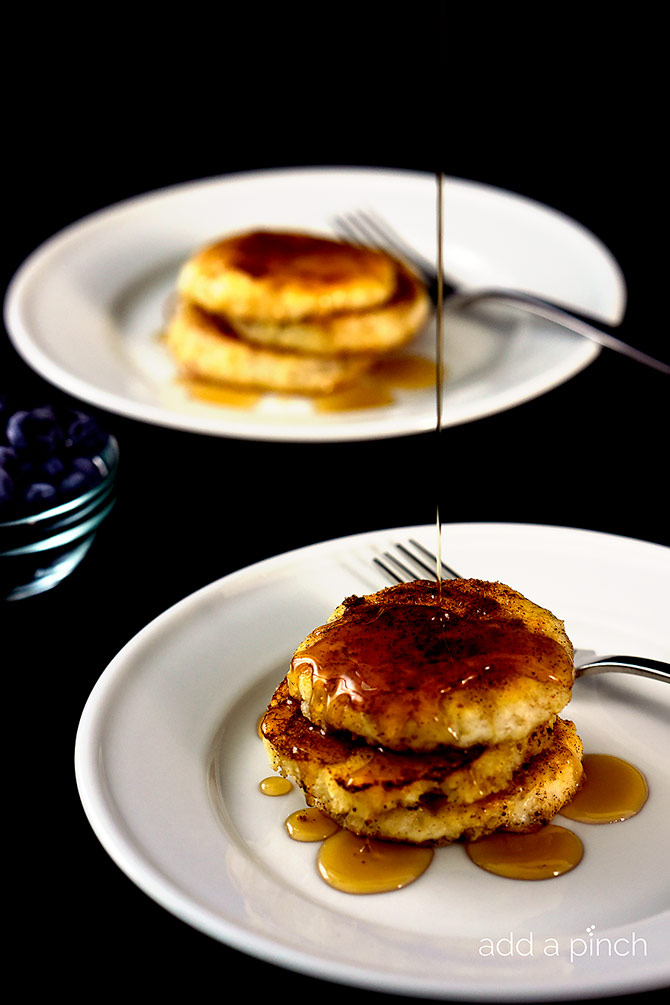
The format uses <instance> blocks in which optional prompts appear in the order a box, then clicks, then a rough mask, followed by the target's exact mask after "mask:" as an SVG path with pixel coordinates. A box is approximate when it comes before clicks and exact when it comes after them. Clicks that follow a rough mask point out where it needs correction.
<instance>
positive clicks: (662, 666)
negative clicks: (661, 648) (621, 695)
mask: <svg viewBox="0 0 670 1005" xmlns="http://www.w3.org/2000/svg"><path fill="white" fill-rule="evenodd" d="M611 670H618V671H620V673H630V674H635V675H636V676H638V677H651V678H652V679H653V680H663V681H666V682H667V683H669V684H670V664H669V663H664V662H663V661H662V660H652V659H647V657H642V656H601V657H600V658H599V659H596V660H593V662H591V663H582V665H581V666H579V667H577V676H578V677H581V676H582V674H587V673H588V674H589V675H591V674H594V673H606V672H608V671H611Z"/></svg>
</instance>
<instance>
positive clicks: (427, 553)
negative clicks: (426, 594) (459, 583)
mask: <svg viewBox="0 0 670 1005" xmlns="http://www.w3.org/2000/svg"><path fill="white" fill-rule="evenodd" d="M410 544H411V545H413V546H414V547H415V548H418V549H419V551H421V552H422V553H423V554H424V555H425V556H426V558H428V559H430V561H431V562H433V564H434V566H435V570H436V571H435V578H436V579H437V559H436V557H435V555H434V554H433V553H432V551H428V548H424V546H423V545H422V544H421V542H420V541H415V540H414V538H412V539H411V540H410ZM440 568H441V570H442V578H444V573H445V572H448V573H449V575H450V576H451V578H452V579H463V577H462V576H461V574H460V573H459V572H456V570H455V569H452V568H451V566H449V565H447V564H446V563H445V562H444V561H442V560H440Z"/></svg>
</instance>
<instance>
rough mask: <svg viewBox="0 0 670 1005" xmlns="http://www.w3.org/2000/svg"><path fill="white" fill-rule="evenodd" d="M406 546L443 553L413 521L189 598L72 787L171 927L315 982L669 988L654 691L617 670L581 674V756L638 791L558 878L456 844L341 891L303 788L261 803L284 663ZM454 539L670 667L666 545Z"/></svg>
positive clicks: (607, 647)
mask: <svg viewBox="0 0 670 1005" xmlns="http://www.w3.org/2000/svg"><path fill="white" fill-rule="evenodd" d="M410 534H412V535H413V536H416V537H418V538H419V539H420V540H423V541H424V542H425V543H426V544H427V545H428V546H431V545H432V544H433V543H434V535H435V530H434V528H430V527H423V528H411V529H402V530H398V531H384V532H376V533H373V534H366V535H361V536H356V537H353V538H345V539H342V540H339V541H332V542H328V543H325V544H322V545H317V546H312V547H309V548H306V549H303V550H300V551H296V552H292V553H289V554H286V555H282V556H280V557H278V558H273V559H270V560H268V561H265V562H262V563H260V564H257V565H255V566H252V567H250V568H248V569H244V570H242V571H240V572H238V573H235V574H234V575H230V576H227V577H225V578H224V579H222V580H219V581H218V582H216V583H213V584H212V585H210V586H208V587H206V588H204V589H202V590H200V591H198V592H197V593H195V594H193V595H192V596H190V597H189V598H187V599H185V600H183V601H181V602H180V603H178V604H177V605H176V606H175V607H173V608H171V609H170V610H168V611H167V612H166V613H165V614H163V615H162V616H161V617H159V618H158V619H157V620H155V621H154V622H152V623H151V624H150V625H149V626H148V627H146V628H145V629H144V630H143V631H142V632H140V634H139V635H138V636H136V638H135V639H134V640H132V641H131V642H130V643H129V644H128V645H127V646H126V647H125V648H124V649H123V650H122V651H121V653H120V654H119V655H118V656H117V657H116V659H115V660H114V661H113V662H112V663H111V664H110V666H109V667H108V668H107V670H106V671H105V672H104V674H103V675H102V677H101V678H100V680H99V682H98V683H97V685H96V687H95V688H94V690H93V692H92V694H91V696H90V699H89V701H88V703H87V705H86V708H85V710H84V713H83V715H82V718H81V724H80V728H79V732H78V736H77V744H76V773H77V782H78V786H79V791H80V794H81V799H82V802H83V805H84V808H85V811H86V813H87V815H88V818H89V820H90V822H91V825H92V827H93V829H94V831H95V832H96V834H97V835H98V837H99V839H100V841H101V842H102V844H103V845H104V847H105V848H106V850H107V851H108V853H109V854H110V855H111V857H112V858H113V859H114V860H115V861H116V862H117V863H118V865H119V866H120V867H121V869H123V870H124V871H125V872H126V873H127V875H128V876H129V877H130V878H131V879H132V880H134V882H135V883H136V884H137V885H138V886H139V887H140V888H142V889H143V890H144V891H145V892H146V893H147V894H148V895H149V896H151V897H152V898H154V899H155V900H156V901H157V902H158V903H159V904H161V905H163V906H164V907H165V908H167V910H168V911H171V912H172V913H174V914H175V915H176V916H177V917H179V918H181V919H183V920H184V921H185V922H187V923H188V924H190V925H192V926H194V927H195V928H197V929H199V930H201V931H203V932H206V933H207V934H208V935H210V936H213V937H215V938H217V939H220V940H221V941H222V942H224V943H227V944H229V945H231V946H233V947H236V948H238V949H240V950H242V951H244V952H245V953H249V954H252V955H255V956H257V957H260V958H262V959H264V960H267V961H270V962H272V963H275V964H279V965H281V966H285V967H288V968H290V969H295V970H298V971H301V972H304V973H307V974H310V975H313V976H317V977H322V978H327V979H330V980H333V981H339V982H343V983H347V984H353V985H357V986H361V987H365V988H374V989H377V990H382V991H387V992H396V993H398V992H402V993H408V994H413V995H426V996H438V997H440V996H442V997H445V998H450V999H459V998H460V999H478V1000H503V999H517V1000H519V999H531V1000H540V999H547V998H550V999H554V1000H555V999H559V998H577V997H583V996H589V995H592V994H605V993H607V992H609V991H612V992H614V991H616V992H618V993H624V992H627V991H635V990H643V989H647V988H653V987H661V986H664V985H666V984H667V983H668V980H669V979H670V960H669V959H668V954H667V945H668V938H669V937H670V910H669V908H670V889H668V886H667V884H664V883H663V882H662V880H661V877H663V876H664V875H667V812H668V810H667V807H668V805H670V766H669V764H668V759H667V757H666V756H665V752H666V751H667V749H668V735H669V734H668V731H669V730H670V716H669V711H670V688H668V686H667V685H666V684H664V683H660V682H656V681H648V680H642V679H640V678H633V677H627V676H624V675H620V674H619V675H615V674H610V675H603V676H597V677H595V678H592V679H590V680H589V679H584V680H583V681H579V682H578V683H577V685H576V687H575V693H574V697H573V700H572V702H571V704H570V706H569V715H570V717H571V718H573V719H574V720H575V722H576V724H577V727H578V730H579V733H580V735H581V736H582V739H583V740H584V743H585V746H586V749H587V751H601V752H609V753H613V754H616V755H618V756H621V757H624V758H626V759H628V760H630V761H632V762H633V763H635V764H636V765H637V766H638V767H639V768H640V769H642V771H644V772H645V774H646V776H647V778H648V781H649V786H650V798H649V801H648V803H647V805H646V806H645V807H644V809H643V811H642V812H641V813H640V814H639V815H638V816H636V817H634V818H632V819H631V820H629V821H627V822H625V823H621V824H615V825H611V826H604V827H602V826H601V827H588V826H585V825H579V824H569V826H571V827H573V828H574V830H576V831H577V832H578V833H579V834H580V836H581V838H582V840H583V842H584V845H585V849H586V852H585V857H584V860H583V861H582V862H581V863H580V865H579V866H578V867H577V869H575V870H574V871H573V872H572V873H569V874H567V875H565V876H563V877H561V878H559V879H556V880H548V881H543V882H539V883H523V882H517V881H513V880H507V879H501V878H498V877H494V876H492V875H490V874H488V873H485V872H483V871H480V870H479V869H477V868H476V867H475V866H474V865H473V864H472V863H471V862H470V861H469V859H468V858H467V856H466V854H465V852H464V850H463V848H462V847H460V846H452V847H448V848H443V849H439V850H438V851H437V852H436V855H435V859H434V861H433V863H432V864H431V866H430V868H429V870H428V871H427V872H426V873H425V874H424V875H423V876H422V877H421V878H420V879H419V880H418V881H417V882H415V883H414V884H412V885H411V886H409V887H407V888H405V889H404V890H401V891H397V892H393V893H388V894H378V895H372V896H367V897H356V896H350V895H347V894H343V893H338V892H337V891H335V890H333V889H331V888H330V887H328V886H327V885H326V884H325V883H323V882H322V881H321V880H320V879H319V878H318V876H317V873H316V869H315V855H316V846H314V845H311V844H299V843H296V842H293V841H291V839H290V838H289V837H288V835H287V834H286V832H285V830H284V828H283V821H284V819H285V817H286V816H287V814H288V813H289V812H290V811H291V810H292V809H295V808H297V807H299V806H301V805H304V803H303V802H302V798H301V796H300V795H299V794H298V793H297V792H294V793H293V794H291V795H290V796H288V797H283V798H275V799H271V798H268V797H267V796H264V795H262V794H261V793H260V791H259V789H258V783H259V782H260V780H261V779H262V778H263V777H265V776H266V775H268V774H270V771H269V767H268V763H267V759H266V755H265V753H264V749H263V747H262V744H261V742H260V740H259V738H258V735H257V732H256V727H257V720H258V717H259V715H260V714H261V712H262V711H263V709H264V707H265V704H266V702H267V700H268V698H269V697H270V694H271V693H272V690H273V689H274V687H275V685H276V684H277V683H278V682H279V680H280V679H281V677H283V675H284V673H285V671H286V668H287V664H288V660H289V658H290V655H291V654H292V652H293V650H294V649H295V647H296V645H297V643H298V642H299V641H301V640H302V638H303V637H304V636H305V635H306V634H307V633H308V631H309V630H311V629H312V628H313V627H315V626H316V625H317V624H320V623H322V622H323V621H325V619H326V617H327V616H328V615H329V614H330V612H331V611H332V609H333V608H334V607H335V606H336V605H337V604H338V603H339V602H340V601H341V600H342V599H343V598H344V597H345V596H347V595H350V594H352V593H362V592H366V591H371V590H376V589H379V588H380V587H381V586H383V585H385V584H384V583H383V581H382V579H381V578H380V577H381V573H380V572H378V571H376V569H375V568H374V567H373V566H372V564H371V558H372V556H373V555H374V554H378V553H379V552H380V550H383V549H384V548H385V547H387V546H388V545H389V544H390V543H392V542H394V541H397V540H403V539H406V538H407V537H408V536H409V535H410ZM444 540H445V545H446V553H448V556H449V560H450V561H451V562H452V563H453V565H454V567H455V568H458V569H460V570H461V571H462V570H467V572H468V573H469V574H471V575H473V576H477V577H480V578H488V579H499V580H502V581H503V582H507V583H509V584H511V585H513V586H514V587H515V588H517V589H519V590H520V591H521V592H523V593H525V594H526V595H527V596H529V597H530V598H532V599H534V600H535V601H536V602H538V603H540V604H542V605H545V606H548V607H549V608H551V609H552V610H553V611H554V612H556V613H557V614H559V616H561V617H563V618H564V619H565V621H566V625H567V629H568V631H569V633H570V635H571V637H572V639H573V642H574V643H575V645H576V646H578V647H584V648H595V649H596V650H598V651H600V652H601V653H603V654H604V653H611V652H630V653H641V654H646V655H649V656H653V657H657V658H660V659H666V660H667V659H668V658H669V655H670V653H669V651H668V643H667V634H666V633H665V629H664V625H665V613H666V612H665V598H667V595H668V587H669V585H670V552H669V551H668V550H667V549H664V548H662V547H660V546H656V545H652V544H648V543H642V542H637V541H634V540H630V539H627V538H617V537H612V536H609V535H604V534H594V533H588V532H584V531H576V530H570V529H563V528H552V527H542V526H524V525H505V524H499V525H495V524H485V525H476V524H465V525H451V526H446V527H445V534H444ZM593 926H595V927H593ZM594 934H595V935H597V936H598V938H599V939H600V942H599V943H598V946H599V951H598V952H597V953H596V952H595V951H594V950H593V945H594V942H593V935H594ZM505 940H511V942H507V941H505ZM608 946H609V949H608ZM490 947H493V952H492V954H491V955H489V948H490Z"/></svg>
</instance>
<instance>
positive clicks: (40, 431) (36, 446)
mask: <svg viewBox="0 0 670 1005" xmlns="http://www.w3.org/2000/svg"><path fill="white" fill-rule="evenodd" d="M6 435H7V441H8V443H9V445H10V446H12V447H14V448H16V449H17V450H31V451H33V452H34V453H35V455H39V456H41V457H47V456H49V455H50V454H53V453H55V452H56V450H57V449H58V447H59V446H60V445H61V444H62V442H63V430H62V429H61V428H60V426H59V425H58V422H57V420H56V416H55V415H54V412H53V410H52V409H50V408H33V409H31V410H29V411H28V410H25V409H20V410H19V411H17V412H14V413H13V414H12V415H10V417H9V419H8V421H7V429H6Z"/></svg>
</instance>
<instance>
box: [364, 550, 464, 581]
mask: <svg viewBox="0 0 670 1005" xmlns="http://www.w3.org/2000/svg"><path fill="white" fill-rule="evenodd" d="M408 543H409V544H410V545H411V546H412V547H413V548H415V549H416V550H417V551H418V552H419V553H420V555H417V554H415V553H414V552H412V551H411V550H410V549H409V548H408V547H407V546H406V545H404V544H395V545H394V548H396V549H397V551H399V552H400V553H401V555H402V557H403V558H404V559H407V560H409V562H411V563H413V565H414V566H415V567H416V568H413V567H411V566H410V565H407V564H406V563H405V562H404V561H401V559H400V558H399V557H398V556H397V555H395V554H393V553H392V552H390V551H386V552H384V554H383V558H384V559H385V561H382V559H381V558H379V557H377V556H375V558H374V559H373V561H374V562H375V564H376V565H378V566H379V567H380V568H381V569H383V570H384V572H385V573H386V574H387V576H389V577H390V578H391V579H393V580H395V582H397V583H407V582H411V581H412V580H415V579H426V578H429V579H434V580H437V579H438V574H437V559H436V557H435V555H433V553H432V552H431V551H429V550H428V548H425V547H424V546H423V545H422V544H420V543H419V541H415V540H414V539H410V541H409V542H408ZM424 557H425V558H426V559H428V561H429V562H431V563H432V566H431V565H428V564H427V563H426V562H425V561H424ZM417 569H418V570H419V573H418V574H417V571H416V570H417ZM397 570H399V572H400V574H399V572H398V571H397ZM440 571H441V573H442V578H443V579H444V578H449V577H450V578H452V579H462V576H459V574H458V573H457V572H456V571H455V570H454V569H451V568H450V567H449V566H448V565H444V564H442V563H441V569H440ZM445 572H448V573H449V577H445V575H444V573H445Z"/></svg>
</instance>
